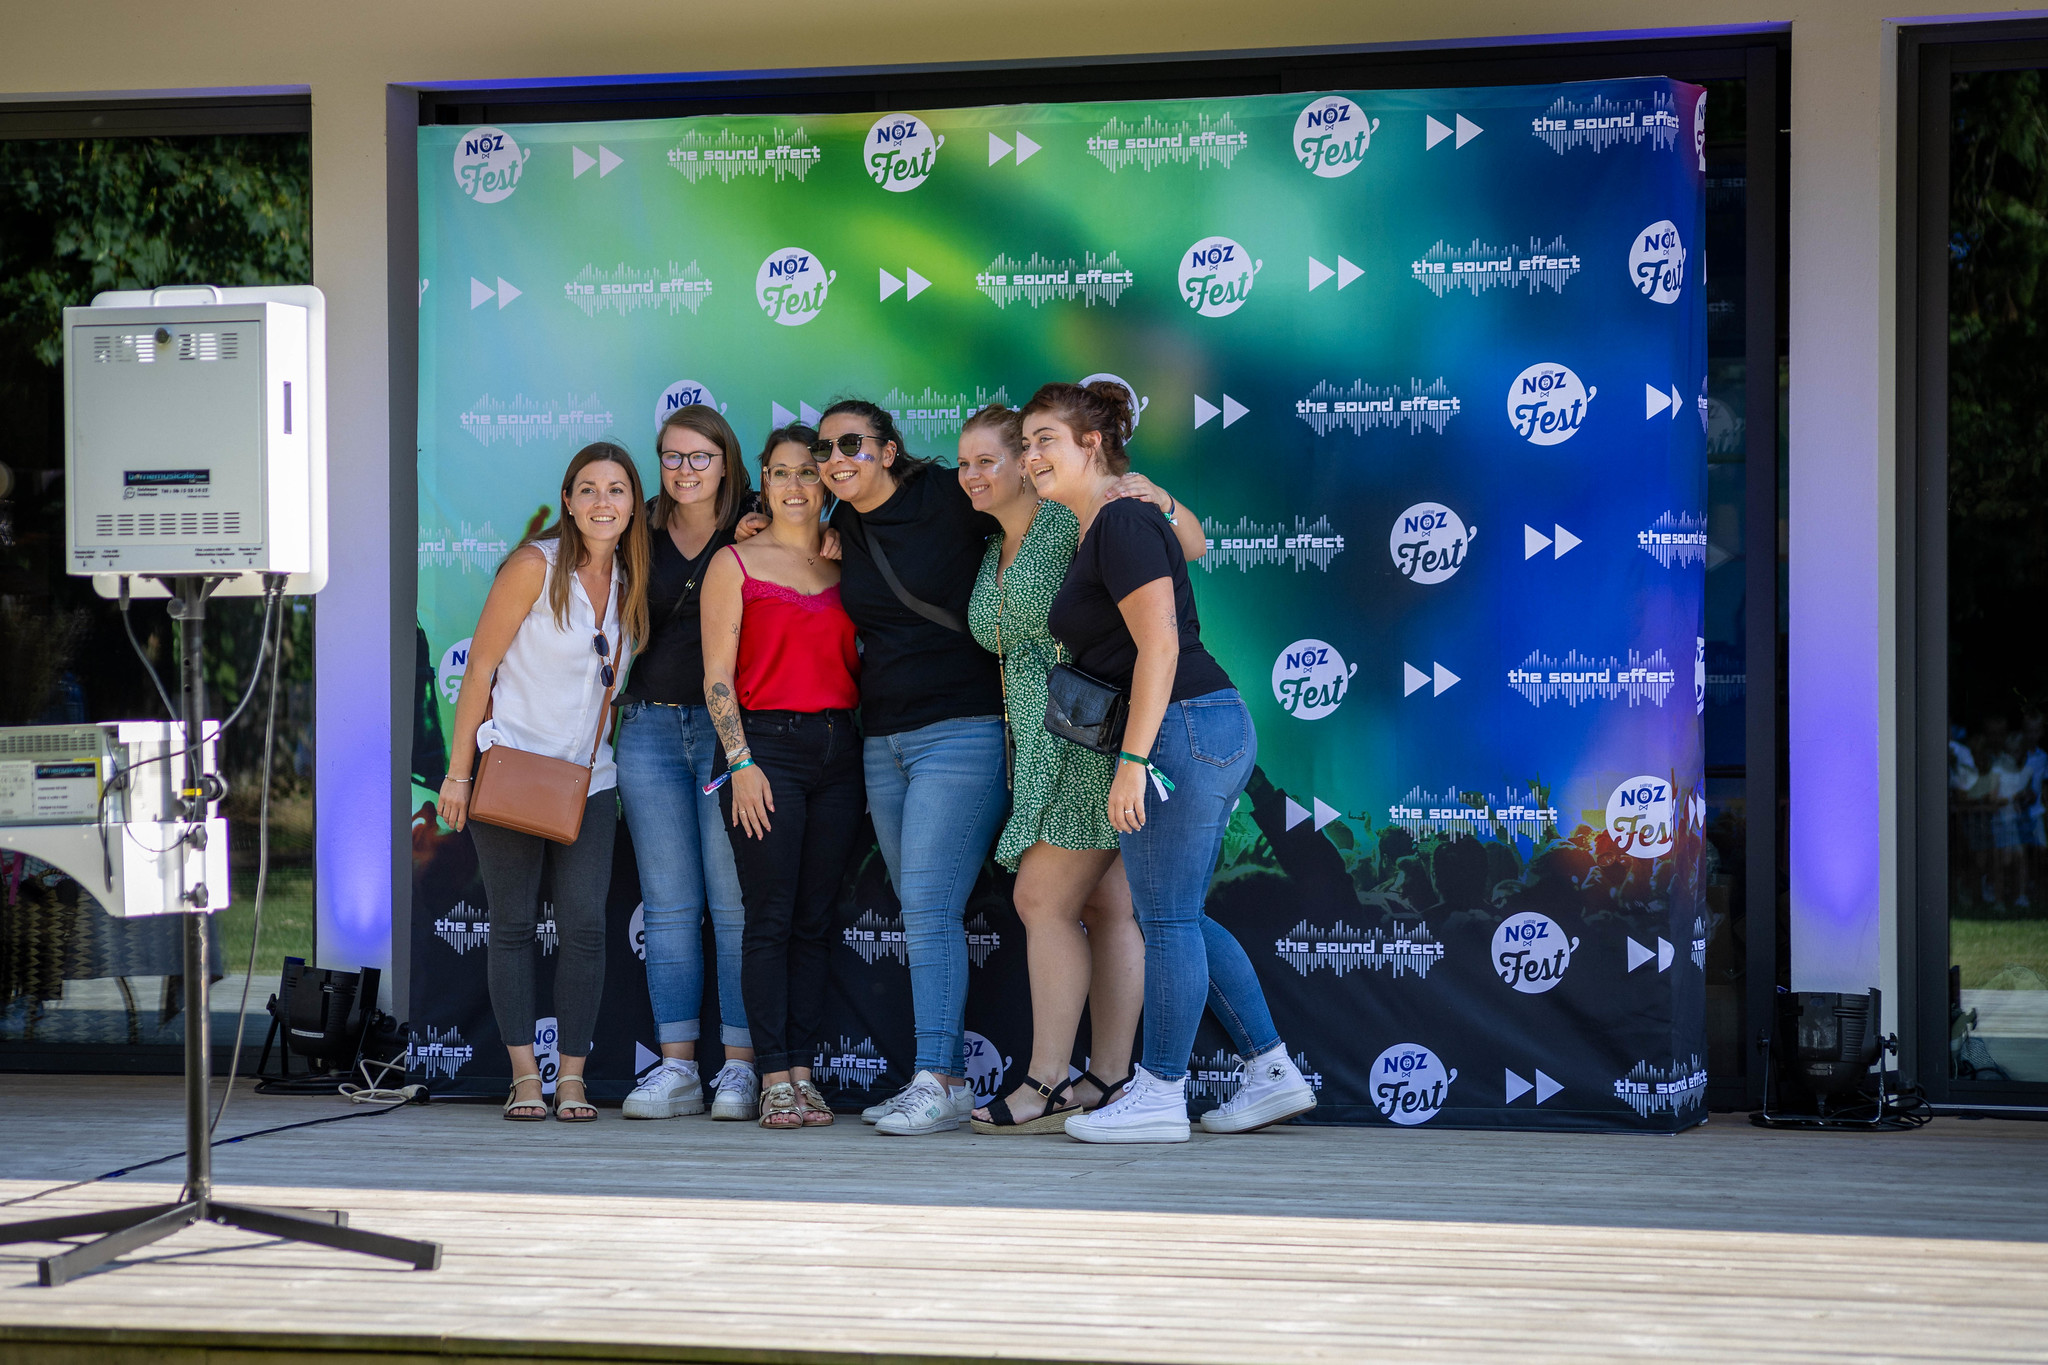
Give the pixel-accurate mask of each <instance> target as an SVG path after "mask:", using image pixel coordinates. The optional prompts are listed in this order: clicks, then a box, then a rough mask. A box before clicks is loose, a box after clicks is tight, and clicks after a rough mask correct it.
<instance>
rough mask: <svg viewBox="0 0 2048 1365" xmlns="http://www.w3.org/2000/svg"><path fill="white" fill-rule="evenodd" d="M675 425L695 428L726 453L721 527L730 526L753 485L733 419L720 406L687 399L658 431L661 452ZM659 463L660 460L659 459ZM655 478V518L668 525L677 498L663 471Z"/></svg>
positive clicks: (659, 525) (657, 444) (656, 522)
mask: <svg viewBox="0 0 2048 1365" xmlns="http://www.w3.org/2000/svg"><path fill="white" fill-rule="evenodd" d="M671 427H681V428H682V429H683V430H685V431H694V432H696V433H697V434H698V435H699V436H702V437H703V438H704V439H705V440H707V441H709V442H711V443H712V444H713V445H715V446H717V447H718V449H719V451H720V452H721V453H722V454H723V455H724V456H725V477H724V478H723V479H721V480H719V483H718V528H719V529H720V530H722V531H723V530H730V529H731V527H732V524H733V523H734V522H736V521H738V520H739V519H740V508H741V507H742V506H743V505H744V504H745V503H746V500H747V494H748V493H749V492H751V491H752V490H753V485H752V484H750V483H748V482H747V461H746V458H745V457H744V456H743V455H741V454H740V438H739V436H738V435H737V434H735V433H734V431H733V429H732V423H730V422H728V421H726V420H725V416H724V414H723V413H721V412H719V411H718V409H716V408H708V407H706V406H704V405H703V404H702V403H687V404H685V405H683V406H682V407H680V408H677V409H676V410H675V411H674V412H672V413H670V414H669V415H668V416H666V417H664V418H662V419H661V430H660V431H658V432H656V433H655V436H654V449H655V452H656V454H657V456H658V455H659V453H660V451H661V441H662V437H664V436H666V435H668V433H669V429H670V428H671ZM656 464H657V467H659V460H657V461H656ZM655 481H656V483H657V484H658V485H659V486H660V488H661V491H660V492H659V493H656V494H655V495H654V520H653V524H654V526H655V528H656V529H660V528H663V527H666V526H667V525H668V519H669V515H670V514H671V513H672V512H674V511H675V510H676V500H675V499H674V498H672V497H670V496H669V495H668V480H666V479H664V478H662V477H661V476H660V475H659V474H656V475H655Z"/></svg>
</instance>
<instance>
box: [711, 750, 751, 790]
mask: <svg viewBox="0 0 2048 1365" xmlns="http://www.w3.org/2000/svg"><path fill="white" fill-rule="evenodd" d="M753 766H754V760H753V759H751V758H743V759H741V760H740V761H739V762H737V763H733V764H728V765H727V767H726V770H725V771H724V772H722V773H720V774H719V775H718V776H716V777H714V778H712V779H711V781H710V783H709V784H708V785H707V786H706V787H705V788H704V794H705V795H706V796H709V795H711V793H713V792H715V791H717V790H718V789H719V788H720V787H723V786H724V785H725V784H726V783H727V782H729V781H731V780H732V775H733V774H734V773H736V772H738V771H739V770H740V769H742V768H751V767H753Z"/></svg>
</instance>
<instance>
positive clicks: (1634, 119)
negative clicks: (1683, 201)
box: [1531, 92, 1679, 156]
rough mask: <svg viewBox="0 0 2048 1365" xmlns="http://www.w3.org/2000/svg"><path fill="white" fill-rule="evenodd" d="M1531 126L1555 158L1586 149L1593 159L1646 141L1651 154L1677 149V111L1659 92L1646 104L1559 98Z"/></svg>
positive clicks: (1596, 99) (1627, 101)
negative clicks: (1608, 150) (1589, 150)
mask: <svg viewBox="0 0 2048 1365" xmlns="http://www.w3.org/2000/svg"><path fill="white" fill-rule="evenodd" d="M1531 126H1532V128H1533V130H1534V132H1535V134H1536V136H1537V137H1538V138H1540V139H1542V141H1543V142H1544V144H1545V145H1547V146H1548V147H1549V148H1550V150H1551V151H1553V152H1556V153H1557V154H1558V155H1559V156H1563V155H1564V154H1565V153H1566V152H1568V151H1570V150H1571V149H1572V148H1574V147H1586V148H1590V149H1591V150H1592V151H1593V152H1594V153H1595V154H1596V155H1597V154H1598V153H1600V152H1604V151H1606V150H1607V149H1608V148H1609V147H1618V146H1620V145H1621V144H1623V143H1628V144H1630V145H1639V144H1641V143H1642V142H1644V141H1646V140H1647V141H1648V142H1649V144H1650V147H1651V149H1652V150H1655V151H1660V152H1661V151H1667V150H1669V149H1670V148H1672V147H1675V146H1677V145H1678V127H1679V119H1678V111H1677V110H1676V108H1674V107H1673V104H1672V100H1671V97H1670V96H1669V95H1666V94H1663V93H1661V92H1660V93H1658V94H1656V95H1653V96H1652V97H1651V99H1650V101H1649V102H1648V103H1647V104H1646V103H1645V102H1644V101H1642V100H1610V99H1608V98H1607V97H1606V96H1605V95H1595V96H1593V98H1592V99H1591V100H1589V101H1587V102H1586V103H1584V104H1581V103H1579V102H1578V101H1577V100H1574V99H1569V98H1566V97H1563V96H1560V97H1559V98H1558V99H1557V101H1556V102H1555V103H1553V104H1552V105H1551V106H1550V107H1549V108H1548V109H1546V110H1544V111H1543V116H1542V117H1540V118H1538V119H1536V120H1535V121H1534V122H1533V124H1532V125H1531Z"/></svg>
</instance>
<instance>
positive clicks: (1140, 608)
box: [1024, 383, 1316, 1142]
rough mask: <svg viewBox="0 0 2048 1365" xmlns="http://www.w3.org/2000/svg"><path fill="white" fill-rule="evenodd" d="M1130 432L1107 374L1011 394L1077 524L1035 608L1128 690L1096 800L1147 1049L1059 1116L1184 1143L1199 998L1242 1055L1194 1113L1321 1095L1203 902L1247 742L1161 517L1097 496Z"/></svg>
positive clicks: (1117, 1132) (1083, 1134) (1231, 1116)
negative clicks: (1119, 1083)
mask: <svg viewBox="0 0 2048 1365" xmlns="http://www.w3.org/2000/svg"><path fill="white" fill-rule="evenodd" d="M1130 431H1131V410H1130V401H1129V399H1128V398H1127V397H1126V396H1125V392H1124V390H1123V389H1122V388H1121V387H1120V386H1118V385H1115V384H1108V383H1098V384H1092V385H1090V386H1088V387H1086V388H1083V387H1081V386H1080V385H1078V384H1047V385H1046V386H1044V387H1043V388H1041V389H1040V390H1039V391H1038V392H1037V393H1036V394H1034V395H1032V398H1031V401H1030V402H1029V403H1026V404H1025V405H1024V443H1025V444H1024V468H1025V469H1026V470H1027V471H1028V472H1029V473H1030V475H1031V478H1032V482H1033V484H1034V485H1035V486H1036V487H1037V489H1038V491H1039V493H1040V494H1041V495H1042V496H1045V497H1049V498H1053V499H1055V500H1057V501H1059V502H1061V503H1063V504H1065V505H1066V507H1067V510H1069V511H1070V512H1072V513H1073V514H1074V517H1075V519H1076V521H1077V522H1078V523H1079V528H1080V545H1079V547H1078V548H1077V549H1076V550H1075V552H1074V559H1073V562H1072V563H1071V564H1069V565H1068V566H1067V572H1066V577H1065V579H1064V580H1063V581H1062V582H1061V584H1060V588H1059V592H1058V594H1057V595H1056V596H1055V597H1054V598H1053V601H1052V608H1051V611H1050V613H1049V614H1048V617H1047V624H1048V626H1049V628H1050V629H1051V631H1052V634H1053V638H1055V639H1056V640H1058V641H1059V642H1060V644H1061V646H1062V647H1063V648H1064V650H1065V652H1066V656H1067V659H1068V660H1069V661H1070V662H1071V664H1072V665H1073V667H1074V668H1076V669H1078V670H1079V671H1080V672H1081V673H1083V674H1085V675H1087V676H1088V677H1090V678H1093V679H1097V680H1099V681H1101V682H1102V683H1105V684H1107V685H1108V686H1110V687H1114V688H1117V689H1119V690H1120V691H1122V692H1123V693H1124V695H1125V696H1126V697H1127V698H1128V701H1129V710H1128V713H1127V718H1126V720H1125V722H1124V732H1123V737H1122V743H1121V746H1120V747H1121V755H1120V757H1119V758H1118V760H1117V767H1116V775H1115V776H1114V777H1113V778H1112V779H1111V781H1110V785H1109V794H1108V798H1107V800H1106V802H1105V803H1104V804H1105V812H1106V814H1107V815H1108V818H1109V823H1110V824H1111V825H1112V826H1113V827H1114V828H1115V829H1116V832H1117V844H1118V847H1119V849H1120V850H1121V852H1122V854H1123V861H1124V870H1125V873H1126V874H1127V875H1128V877H1129V880H1130V887H1131V900H1132V903H1133V906H1134V908H1135V910H1136V912H1137V918H1138V926H1139V928H1140V929H1141V930H1143V931H1144V935H1145V1056H1144V1059H1143V1061H1142V1062H1141V1063H1140V1065H1139V1066H1138V1067H1137V1069H1136V1075H1135V1077H1134V1079H1133V1080H1132V1081H1131V1083H1130V1084H1129V1085H1128V1086H1127V1087H1125V1089H1124V1093H1123V1094H1122V1095H1121V1096H1120V1097H1118V1098H1117V1099H1115V1100H1112V1101H1111V1102H1110V1103H1108V1104H1105V1105H1103V1106H1102V1107H1101V1108H1099V1109H1095V1110H1092V1111H1090V1112H1088V1113H1083V1114H1075V1115H1072V1116H1071V1117H1069V1118H1068V1119H1067V1121H1066V1124H1065V1128H1066V1132H1067V1136H1069V1137H1073V1138H1079V1139H1080V1140H1081V1141H1083V1142H1185V1141H1187V1139H1188V1109H1187V1072H1188V1057H1189V1054H1190V1053H1192V1052H1193V1050H1194V1043H1195V1029H1196V1027H1197V1025H1199V1024H1200V1023H1201V1019H1202V1010H1203V1008H1204V1006H1205V1005H1207V1006H1208V1007H1210V1008H1212V1009H1214V1011H1215V1013H1216V1016H1217V1018H1218V1019H1219V1020H1221V1021H1222V1023H1223V1025H1224V1027H1225V1029H1226V1030H1228V1032H1229V1033H1230V1036H1231V1040H1232V1042H1233V1043H1234V1044H1235V1045H1236V1047H1237V1050H1238V1054H1239V1055H1240V1056H1242V1057H1243V1058H1244V1059H1245V1067H1244V1070H1245V1079H1244V1084H1243V1085H1242V1086H1240V1087H1239V1089H1238V1092H1237V1094H1236V1095H1235V1096H1234V1097H1233V1098H1232V1099H1231V1101H1230V1102H1229V1103H1228V1104H1226V1105H1224V1106H1223V1107H1222V1108H1221V1109H1220V1110H1217V1111H1214V1112H1212V1113H1209V1114H1205V1115H1203V1116H1202V1126H1203V1127H1204V1128H1205V1129H1207V1130H1208V1131H1210V1132H1225V1133H1237V1132H1249V1131H1251V1130H1252V1129H1254V1128H1261V1127H1264V1126H1266V1125H1268V1124H1272V1123H1278V1122H1280V1121H1281V1120H1283V1119H1288V1118H1292V1117H1294V1116H1295V1115H1296V1114H1301V1113H1305V1112H1307V1111H1308V1110H1310V1109H1312V1108H1314V1107H1315V1103H1316V1099H1315V1091H1314V1090H1313V1089H1311V1088H1310V1086H1309V1084H1308V1082H1307V1081H1306V1080H1305V1079H1304V1078H1303V1077H1302V1074H1301V1072H1300V1071H1299V1070H1298V1069H1297V1068H1296V1067H1295V1064H1294V1062H1293V1060H1292V1059H1291V1058H1290V1057H1289V1056H1288V1053H1287V1048H1286V1046H1285V1044H1283V1043H1282V1042H1281V1040H1280V1036H1279V1033H1278V1031H1277V1030H1276V1029H1275V1028H1274V1026H1273V1017H1272V1014H1271V1012H1270V1011H1269V1010H1268V1009H1267V1008H1266V996H1265V992H1264V990H1263V989H1262V988H1261V987H1260V985H1259V979H1258V977H1257V975H1256V974H1255V973H1254V972H1253V970H1252V964H1251V959H1250V958H1249V957H1247V956H1246V955H1245V951H1244V948H1243V946H1242V945H1240V944H1239V943H1238V941H1237V940H1236V939H1235V938H1232V937H1231V935H1230V932H1229V931H1228V930H1227V929H1225V928H1223V926H1221V925H1219V924H1217V923H1216V921H1214V920H1212V919H1210V918H1209V917H1208V915H1207V914H1206V913H1204V905H1205V903H1206V901H1207V900H1208V894H1209V879H1210V876H1211V874H1212V873H1214V872H1215V870H1216V857H1217V854H1218V853H1220V852H1221V851H1222V848H1223V834H1224V831H1225V829H1227V828H1228V826H1229V824H1230V816H1231V812H1232V811H1234V810H1235V809H1236V808H1237V799H1238V797H1239V796H1240V795H1242V794H1243V792H1244V789H1245V785H1246V783H1247V782H1249V781H1250V779H1251V772H1252V765H1253V762H1254V761H1255V760H1256V758H1257V756H1258V746H1259V741H1258V735H1257V734H1256V732H1255V731H1254V730H1253V729H1252V719H1251V713H1250V712H1249V711H1247V710H1246V709H1245V704H1244V700H1243V698H1241V697H1240V696H1238V694H1237V691H1236V689H1235V688H1234V687H1232V686H1231V682H1230V676H1229V675H1228V674H1227V673H1225V672H1224V671H1223V667H1222V665H1220V664H1218V663H1217V662H1216V660H1215V658H1214V657H1213V656H1211V655H1210V653H1209V651H1208V650H1207V649H1205V648H1203V646H1202V625H1201V620H1200V618H1199V617H1198V616H1197V615H1196V613H1195V597H1194V589H1193V586H1192V585H1191V584H1190V583H1189V582H1188V567H1187V559H1186V556H1185V555H1184V554H1183V553H1182V551H1181V547H1180V542H1179V541H1178V539H1177V538H1176V537H1175V535H1174V528H1173V527H1172V526H1169V525H1168V524H1167V521H1166V518H1165V517H1163V516H1161V515H1160V514H1159V512H1158V511H1157V510H1155V509H1153V508H1151V507H1149V506H1147V505H1145V504H1144V503H1142V502H1136V501H1133V500H1130V499H1117V500H1112V501H1105V500H1104V498H1103V494H1104V492H1105V491H1106V490H1107V489H1108V488H1109V487H1110V486H1111V485H1112V484H1113V483H1115V481H1116V480H1117V478H1118V477H1119V476H1120V475H1122V474H1123V473H1124V472H1125V470H1126V469H1127V468H1128V467H1129V460H1128V457H1127V456H1126V455H1125V454H1124V442H1125V441H1126V440H1127V439H1129V436H1130ZM1148 796H1151V797H1154V798H1156V799H1154V800H1152V801H1151V803H1150V808H1149V809H1148V803H1147V798H1148Z"/></svg>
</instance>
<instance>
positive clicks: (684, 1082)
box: [623, 1057, 704, 1119]
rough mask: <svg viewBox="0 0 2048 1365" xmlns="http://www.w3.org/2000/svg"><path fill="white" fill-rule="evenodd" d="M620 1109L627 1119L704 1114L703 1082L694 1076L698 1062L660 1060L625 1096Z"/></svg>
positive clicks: (675, 1059) (672, 1117) (670, 1059)
mask: <svg viewBox="0 0 2048 1365" xmlns="http://www.w3.org/2000/svg"><path fill="white" fill-rule="evenodd" d="M623 1112H624V1114H625V1116H626V1117H627V1118H629V1119H677V1118H681V1117H683V1116H684V1115H685V1114H701V1113H703V1112H704V1082H703V1081H702V1080H701V1079H700V1078H699V1077H698V1075H697V1064H696V1063H695V1062H686V1061H683V1060H681V1059H680V1058H676V1057H668V1058H665V1059H663V1061H662V1063H661V1065H659V1066H657V1067H655V1068H654V1069H653V1070H652V1071H650V1072H648V1073H647V1074H646V1075H645V1076H642V1077H641V1078H640V1083H639V1084H638V1085H636V1086H634V1087H633V1093H632V1094H630V1095H628V1096H626V1104H625V1108H624V1110H623Z"/></svg>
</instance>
